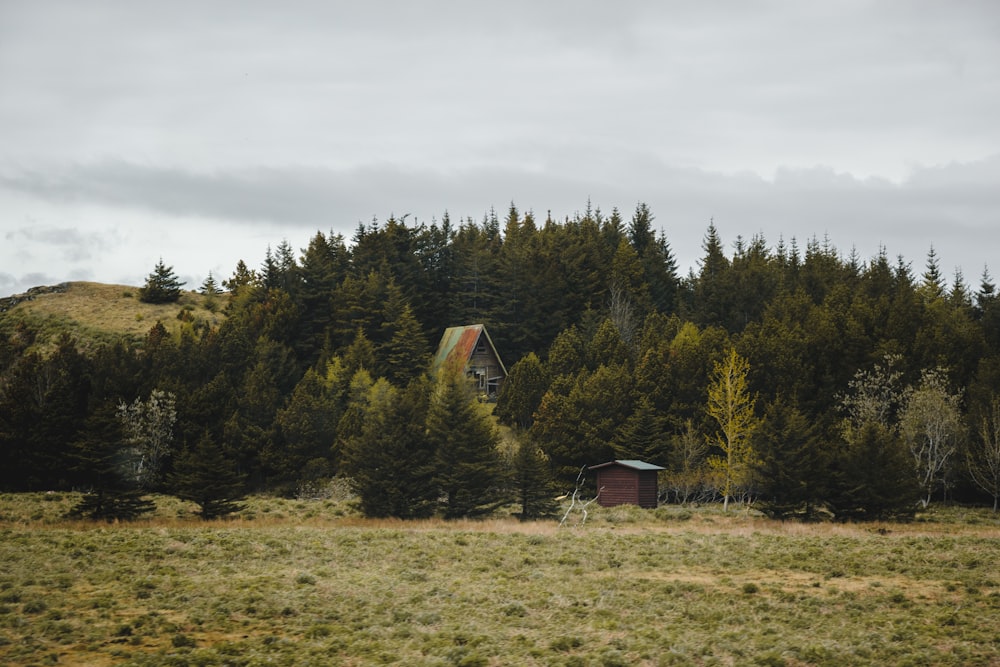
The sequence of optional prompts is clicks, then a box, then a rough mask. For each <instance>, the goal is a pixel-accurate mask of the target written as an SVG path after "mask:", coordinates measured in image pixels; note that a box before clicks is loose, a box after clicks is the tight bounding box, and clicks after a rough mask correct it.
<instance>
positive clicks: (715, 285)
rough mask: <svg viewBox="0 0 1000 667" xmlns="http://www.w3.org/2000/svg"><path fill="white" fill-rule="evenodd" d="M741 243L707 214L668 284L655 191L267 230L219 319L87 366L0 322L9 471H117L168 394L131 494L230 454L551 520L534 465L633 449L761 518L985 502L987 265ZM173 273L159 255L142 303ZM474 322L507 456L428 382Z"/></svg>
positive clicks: (697, 490) (993, 407)
mask: <svg viewBox="0 0 1000 667" xmlns="http://www.w3.org/2000/svg"><path fill="white" fill-rule="evenodd" d="M730 248H731V249H730V250H729V251H727V246H726V245H725V244H724V242H723V240H722V239H721V238H720V236H719V234H718V231H717V229H716V228H715V226H714V225H713V224H711V223H710V224H709V226H708V228H707V230H706V233H705V236H704V240H703V245H702V257H701V259H700V261H699V263H698V266H697V267H696V269H692V270H691V271H690V272H689V273H688V274H687V275H683V276H682V275H680V274H679V273H678V269H677V265H676V261H675V259H674V255H673V252H672V249H671V247H670V244H669V242H668V240H667V237H666V235H665V234H664V233H663V232H662V231H659V232H658V231H656V229H655V226H654V217H653V214H652V212H651V211H650V210H649V208H648V207H647V206H646V205H644V204H639V205H638V206H637V207H636V209H635V210H634V212H633V213H632V214H631V216H628V217H625V216H622V215H621V214H620V213H619V212H618V211H617V210H613V211H612V212H611V213H610V214H605V213H602V212H601V211H600V209H593V208H591V206H590V205H589V204H588V206H587V207H586V209H585V210H584V211H583V212H582V213H580V214H577V215H575V216H572V217H568V218H565V219H563V220H555V219H553V218H552V216H551V215H549V216H547V217H546V219H545V220H544V221H536V219H535V217H534V215H533V214H532V213H530V212H528V213H522V212H520V211H518V209H517V208H516V206H514V205H513V204H512V205H511V206H510V208H509V210H508V212H507V214H506V216H505V217H501V216H499V215H497V214H496V213H495V212H490V213H489V214H487V215H486V216H484V218H483V219H482V220H480V221H474V220H471V219H466V220H464V221H461V222H460V223H458V224H453V223H452V221H451V220H450V219H449V217H448V216H447V215H445V216H444V217H443V218H442V219H441V220H440V221H434V222H432V223H430V224H426V223H418V222H413V223H409V222H408V221H407V219H406V218H405V217H404V218H401V219H397V218H394V217H391V218H389V219H388V220H386V221H385V222H384V223H379V222H377V221H373V222H371V223H369V224H361V225H359V226H358V228H357V229H356V231H355V233H354V235H353V236H352V237H351V239H350V240H349V242H348V241H347V240H345V239H344V238H343V237H342V236H341V235H338V234H334V233H332V232H331V233H329V234H324V233H322V232H317V233H316V235H315V236H313V237H312V238H311V239H310V240H309V242H308V245H307V247H306V248H303V249H301V250H300V251H299V252H298V253H296V251H294V250H293V248H292V246H291V244H290V243H289V242H288V241H287V240H282V241H281V242H280V243H279V244H278V245H277V246H276V247H275V248H273V249H272V248H267V249H266V250H265V252H264V258H263V261H262V262H261V263H260V265H259V266H258V267H257V268H254V269H251V268H250V267H249V266H248V265H247V264H246V263H245V262H244V261H240V262H238V264H237V266H236V267H235V268H234V270H233V273H232V275H231V276H230V277H229V278H227V279H225V280H223V281H222V284H221V288H222V289H224V290H226V291H227V292H228V296H226V295H224V294H223V292H222V290H221V289H220V287H219V285H217V284H216V283H215V280H214V278H213V277H212V276H209V279H208V280H206V283H205V284H203V285H202V287H201V291H202V293H203V294H204V295H205V298H207V299H212V300H214V301H217V302H218V303H219V304H225V306H224V307H225V308H226V309H227V315H228V317H227V318H226V319H225V321H224V322H223V323H222V324H221V325H219V326H217V327H213V326H209V325H208V324H206V323H204V322H197V321H194V322H186V323H185V325H184V327H183V328H182V331H181V333H180V335H179V336H171V335H169V334H167V332H166V330H165V328H164V327H163V326H162V325H161V324H157V325H155V326H153V327H152V328H151V329H150V331H149V333H148V334H147V335H146V336H145V338H144V339H143V340H142V341H139V342H128V341H120V342H118V343H116V344H109V345H104V346H102V347H100V348H98V349H94V350H88V352H87V353H86V354H85V353H83V352H82V351H81V350H79V349H78V346H77V344H76V342H75V341H73V340H72V339H70V338H69V337H64V338H62V339H61V340H60V341H58V344H57V345H56V346H55V350H54V351H53V352H51V353H49V354H44V355H43V354H41V353H39V352H37V351H35V348H34V346H33V345H32V343H33V341H34V336H35V335H36V333H35V332H32V331H29V330H26V329H25V328H23V327H22V328H20V329H17V330H13V331H4V332H3V333H2V335H0V457H2V460H0V486H2V487H3V488H5V489H10V490H22V489H55V488H81V489H88V488H98V487H100V486H101V485H103V486H105V487H108V486H113V484H112V483H111V482H110V481H108V479H109V478H108V477H107V475H112V474H113V475H117V476H118V477H119V478H120V477H121V476H122V471H123V470H124V469H125V468H126V466H127V465H132V466H135V465H136V461H135V460H134V457H135V456H136V455H137V454H138V453H139V451H138V450H140V449H141V447H140V445H139V444H137V443H148V442H149V438H148V437H147V436H137V435H136V434H135V432H134V430H133V431H130V430H129V429H130V428H132V427H131V426H130V423H129V420H128V418H127V415H128V410H129V408H130V406H136V405H138V406H146V405H148V404H149V402H150V401H153V400H154V397H160V398H159V400H161V401H162V400H163V397H167V396H169V397H170V399H171V401H172V402H173V409H174V411H175V419H174V420H173V422H172V423H171V425H170V429H169V433H170V437H169V442H168V444H167V445H166V446H164V447H163V450H162V452H161V453H160V455H159V458H158V459H157V464H156V466H155V473H153V474H152V476H151V477H149V478H148V479H146V480H144V481H143V482H142V484H141V485H140V484H139V478H138V477H137V475H136V474H134V470H133V474H132V475H131V476H130V477H128V479H125V480H124V482H128V481H129V480H131V483H130V484H125V483H124V482H123V481H122V480H121V479H119V482H121V483H120V484H119V486H121V487H122V489H124V487H129V488H131V489H132V491H136V490H137V489H138V487H140V486H141V487H143V488H144V489H147V490H148V489H156V490H171V489H179V488H182V487H184V485H185V483H187V484H188V486H189V487H193V488H198V486H199V485H198V484H193V485H192V484H191V480H192V479H194V478H196V477H197V475H199V474H207V472H206V471H208V472H214V473H218V472H219V471H220V470H223V469H224V470H227V471H229V473H230V474H229V476H228V477H227V478H226V479H225V480H220V481H218V482H217V483H218V485H219V486H226V487H227V488H232V489H235V490H236V491H233V492H232V493H230V495H233V494H235V493H237V492H238V491H240V490H242V491H244V492H245V491H246V490H251V489H268V490H274V491H278V492H283V493H293V492H294V490H295V489H296V488H298V487H299V486H300V485H302V484H303V483H306V482H310V481H314V480H317V479H324V478H329V477H331V476H334V475H338V474H342V475H349V476H350V478H351V479H352V480H353V481H354V484H355V488H356V490H358V491H359V494H360V497H361V498H362V505H363V508H364V509H365V511H366V512H367V513H370V514H374V515H389V516H419V515H425V514H427V513H433V512H441V513H443V514H445V515H446V516H462V515H470V514H476V513H479V512H483V511H488V510H489V509H490V508H491V507H493V506H494V505H495V504H496V503H497V502H500V501H502V500H509V499H511V498H514V497H520V498H521V499H522V500H523V501H524V502H525V503H526V504H525V507H529V506H536V505H537V506H538V507H539V509H538V510H537V511H538V512H543V511H546V510H550V509H551V507H550V506H549V507H546V503H545V502H544V501H545V499H546V498H548V497H550V495H551V494H550V493H549V483H550V482H549V480H550V478H554V479H555V480H557V481H563V482H565V483H571V482H572V480H574V479H575V478H576V475H577V473H578V471H579V469H580V467H581V466H584V465H589V464H596V463H601V462H604V461H607V460H610V459H611V458H620V459H621V458H639V459H644V460H647V461H649V462H652V463H657V464H659V465H662V466H664V467H665V468H666V469H667V470H666V471H665V472H664V473H663V485H662V486H663V488H664V489H665V490H666V494H667V496H666V497H667V499H668V500H671V501H678V502H690V501H694V500H698V501H714V500H720V501H722V502H723V503H726V504H728V503H729V502H730V501H731V500H732V499H736V500H737V501H744V502H750V501H753V502H756V503H757V504H758V505H759V506H761V507H764V508H767V510H768V511H770V512H772V513H775V514H789V513H803V514H807V515H813V514H815V513H817V512H833V513H835V514H836V515H837V516H842V517H843V516H861V517H863V516H884V515H888V514H900V513H903V514H905V513H906V512H911V511H912V510H913V508H915V507H917V504H918V503H924V504H925V503H927V502H931V501H932V500H934V499H959V500H968V501H978V500H986V499H989V500H992V501H994V502H995V500H996V497H997V495H1000V493H998V491H997V487H998V485H1000V482H998V468H1000V464H998V463H997V461H996V458H997V454H996V450H997V446H998V444H997V441H998V437H997V436H998V432H1000V408H998V402H997V401H998V398H997V397H998V392H997V388H998V387H1000V352H998V351H1000V304H998V297H997V294H996V289H995V286H994V285H993V283H992V279H991V277H990V276H989V274H988V272H987V271H986V270H984V271H983V274H982V277H981V280H980V283H979V285H978V286H977V288H975V289H973V288H971V287H970V286H969V285H968V284H967V283H966V281H965V279H964V277H963V276H962V275H961V274H960V273H959V274H956V275H955V276H954V277H953V278H952V279H951V280H950V281H949V280H946V279H945V278H944V277H943V276H942V275H941V272H940V267H939V262H938V258H937V256H936V253H935V251H934V250H933V248H930V250H929V252H928V255H927V258H926V262H925V265H924V267H923V270H922V271H919V272H916V271H915V270H914V269H913V267H912V265H911V263H909V262H907V261H906V260H905V259H904V258H902V257H896V258H894V259H890V258H889V256H888V253H887V251H886V250H882V251H880V252H879V253H878V255H876V256H875V257H871V258H867V259H862V258H860V257H858V256H857V254H856V253H854V252H850V253H848V254H846V255H845V254H844V253H842V252H840V251H839V250H838V249H837V248H835V247H834V246H833V245H832V244H831V243H830V242H829V241H827V240H825V239H823V240H820V239H815V238H814V239H810V240H809V241H808V242H806V244H805V247H804V248H800V247H799V244H798V241H797V240H796V239H791V240H790V241H788V242H786V241H785V240H784V239H779V240H778V241H777V243H776V244H774V245H770V244H769V243H768V242H767V241H766V240H765V239H764V238H763V237H762V236H759V235H757V236H754V237H752V238H750V239H744V238H742V237H737V238H736V239H735V240H733V241H732V242H731V246H730ZM949 283H950V284H949ZM179 287H180V285H179V284H178V283H177V281H176V278H175V277H174V276H172V275H171V271H170V269H169V267H166V266H165V265H164V263H163V262H162V260H161V262H160V263H159V264H158V265H157V267H156V269H155V270H154V272H153V273H152V274H151V275H150V278H149V280H148V281H147V285H146V286H145V287H144V291H143V295H146V294H149V295H152V297H153V298H156V299H166V300H168V301H169V299H170V298H172V297H173V296H174V295H176V294H178V293H179ZM471 323H483V324H485V325H486V326H487V328H488V329H489V331H490V334H491V337H492V339H493V341H494V343H495V344H496V346H497V348H498V351H499V353H500V355H501V357H502V358H503V359H504V361H505V362H506V364H507V367H508V369H509V370H510V376H509V378H508V380H507V382H506V383H505V385H504V387H503V389H502V391H501V394H500V396H499V400H498V401H497V403H496V406H495V408H496V415H497V417H498V418H499V419H500V421H501V422H502V423H504V424H506V425H508V426H509V427H510V428H511V430H512V432H513V433H514V434H515V436H516V439H517V441H518V442H519V443H520V446H519V447H515V448H513V449H512V450H511V451H508V452H506V456H499V455H498V453H497V452H498V450H497V447H496V444H497V436H496V433H495V431H494V430H492V428H491V427H490V425H489V423H488V421H482V420H481V419H480V417H481V414H480V413H481V411H480V412H477V411H476V410H474V409H470V407H469V406H472V407H473V408H474V407H475V404H474V403H473V401H474V397H470V396H469V395H468V391H467V387H465V386H464V384H463V383H461V382H459V383H457V384H455V383H454V382H452V381H451V380H448V379H447V378H445V379H442V378H432V377H431V376H430V375H429V371H428V369H429V361H430V356H431V353H432V351H433V349H434V346H435V344H436V342H437V340H438V339H439V337H440V335H441V333H442V332H443V331H444V329H445V328H446V327H448V326H452V325H457V324H471ZM449 382H452V384H455V386H453V387H451V388H450V389H449V388H448V387H449ZM449 392H450V393H449ZM727 392H729V393H728V394H727ZM446 396H447V398H446ZM733 401H735V403H733ZM737 406H738V407H741V408H742V412H738V413H737V412H733V413H729V414H727V413H726V410H727V409H728V410H732V409H734V408H735V407H737ZM137 410H139V412H141V409H139V408H137ZM931 417H935V418H938V420H937V421H935V420H934V419H932V418H931ZM449 429H451V431H449ZM727 429H728V430H727ZM452 431H453V432H452ZM463 432H464V433H465V435H463ZM144 438H145V439H144ZM142 446H146V445H145V444H143V445H142ZM449 448H451V449H449ZM205 461H211V464H207V463H205ZM465 461H468V462H469V466H467V467H463V465H460V464H463V463H464V462H465ZM459 471H463V472H462V475H464V476H462V478H461V480H459V481H455V480H452V481H448V477H449V475H455V474H458V472H459ZM148 472H149V469H148V468H147V473H148ZM102 475H104V476H102ZM202 486H203V485H202ZM379 489H382V491H379ZM385 489H391V491H386V490H385ZM120 491H121V493H124V490H120ZM393 494H395V497H393ZM534 511H535V510H530V509H525V512H526V513H527V514H531V513H532V512H534Z"/></svg>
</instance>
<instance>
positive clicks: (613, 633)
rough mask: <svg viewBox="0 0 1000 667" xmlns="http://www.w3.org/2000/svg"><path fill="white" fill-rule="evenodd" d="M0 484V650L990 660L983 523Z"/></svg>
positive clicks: (191, 661)
mask: <svg viewBox="0 0 1000 667" xmlns="http://www.w3.org/2000/svg"><path fill="white" fill-rule="evenodd" d="M74 500H75V498H74V497H73V496H72V495H71V494H23V495H0V562H2V563H3V564H4V567H3V569H2V570H0V664H4V663H7V664H64V665H65V664H69V665H111V664H128V665H247V666H249V665H265V664H278V665H299V664H341V665H373V664H407V665H507V664H519V665H734V664H735V665H743V664H751V665H752V664H762V665H789V666H792V665H844V664H851V665H884V664H894V665H899V664H922V665H935V664H944V665H948V664H951V665H970V664H976V665H989V664H1000V630H998V627H997V623H996V621H997V619H998V618H1000V581H998V578H1000V575H998V574H997V570H996V567H995V564H996V563H997V562H998V560H1000V539H998V538H1000V524H998V522H997V519H996V517H994V516H992V515H991V514H989V513H987V512H978V511H968V510H955V509H951V510H947V511H943V512H938V513H936V514H935V515H931V516H928V517H925V518H924V520H922V521H918V522H914V523H911V524H884V525H879V526H869V525H803V524H794V523H778V522H771V521H768V520H766V519H762V518H760V517H755V516H752V515H749V516H748V515H747V514H745V513H729V514H723V513H721V512H718V511H716V510H715V509H714V508H701V509H698V510H685V509H683V508H673V507H664V508H660V509H658V510H656V511H654V512H648V511H641V510H638V509H636V508H614V509H607V510H606V509H595V511H594V512H592V514H591V517H590V518H589V519H588V521H587V523H586V524H580V523H579V522H578V521H577V522H573V523H571V524H570V523H569V522H568V525H567V526H564V527H562V528H559V527H557V524H556V522H554V521H546V522H538V523H528V524H521V523H519V522H517V521H514V520H512V519H506V518H498V519H491V520H486V521H458V522H445V521H440V520H427V521H414V522H403V521H392V520H369V519H364V518H361V517H359V516H358V515H357V513H356V511H355V510H354V509H353V508H352V506H351V503H350V501H344V500H337V501H301V500H287V499H278V498H260V497H255V498H251V499H250V507H249V508H248V510H247V511H246V512H245V513H244V514H243V515H241V516H240V517H239V518H238V519H236V520H233V521H214V522H201V521H199V520H197V519H195V518H193V516H192V514H191V509H192V508H190V507H189V506H188V505H187V504H185V503H181V502H180V501H176V500H173V499H169V498H164V497H157V498H156V500H157V505H158V509H157V512H156V514H155V515H154V516H153V517H152V518H151V519H150V520H148V521H141V522H136V523H134V524H115V525H110V526H109V525H104V524H92V523H88V522H67V521H64V520H62V519H61V518H60V512H61V511H63V510H64V509H65V508H67V507H68V506H70V505H71V504H72V502H74Z"/></svg>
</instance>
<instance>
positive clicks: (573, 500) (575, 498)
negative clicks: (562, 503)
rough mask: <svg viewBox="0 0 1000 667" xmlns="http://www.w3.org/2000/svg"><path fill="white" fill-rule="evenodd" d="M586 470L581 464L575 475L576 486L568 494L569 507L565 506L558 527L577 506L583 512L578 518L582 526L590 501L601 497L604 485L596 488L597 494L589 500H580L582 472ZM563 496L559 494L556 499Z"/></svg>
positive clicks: (582, 480) (585, 519)
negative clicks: (580, 517)
mask: <svg viewBox="0 0 1000 667" xmlns="http://www.w3.org/2000/svg"><path fill="white" fill-rule="evenodd" d="M586 470H587V466H582V467H581V468H580V472H579V474H578V475H577V476H576V488H575V489H573V493H572V494H569V507H567V508H566V513H565V514H563V516H562V519H560V520H559V526H560V527H561V526H562V525H563V524H564V523H566V519H567V518H568V517H569V515H570V512H572V511H573V510H574V509H577V508H579V510H580V512H581V513H582V514H583V518H582V519H580V525H581V526H582V525H583V524H585V523H587V507H589V506H590V505H591V503H593V502H594V501H595V500H597V499H598V498H600V497H601V491H603V490H604V487H601V488H599V489H598V490H597V495H595V496H594V497H593V498H591V499H590V500H588V501H586V502H582V501H580V500H579V497H580V491H582V490H583V482H584V473H585V471H586ZM563 498H566V496H561V497H560V498H558V500H562V499H563Z"/></svg>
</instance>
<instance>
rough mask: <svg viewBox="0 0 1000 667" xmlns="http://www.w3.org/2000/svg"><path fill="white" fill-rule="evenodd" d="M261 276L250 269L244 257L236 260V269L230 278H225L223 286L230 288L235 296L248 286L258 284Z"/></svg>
mask: <svg viewBox="0 0 1000 667" xmlns="http://www.w3.org/2000/svg"><path fill="white" fill-rule="evenodd" d="M259 281H260V278H259V277H258V276H257V273H256V272H255V271H252V270H251V269H249V268H248V267H247V265H246V262H244V261H243V260H242V259H241V260H240V261H238V262H236V270H234V271H233V275H232V277H231V278H230V279H229V280H223V281H222V286H223V287H225V288H226V289H227V290H229V291H230V292H231V293H232V294H233V296H236V295H237V294H239V293H240V292H241V291H242V290H243V289H244V288H246V287H253V286H254V285H257V284H258V283H259Z"/></svg>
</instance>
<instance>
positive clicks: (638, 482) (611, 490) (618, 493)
mask: <svg viewBox="0 0 1000 667" xmlns="http://www.w3.org/2000/svg"><path fill="white" fill-rule="evenodd" d="M589 469H590V470H594V471H596V472H597V488H598V489H599V490H600V493H599V494H598V496H597V503H598V504H599V505H601V506H602V507H614V506H615V505H638V506H639V507H645V508H655V507H656V503H657V498H658V497H659V487H658V485H657V482H656V473H657V472H659V471H660V470H663V468H661V467H660V466H657V465H653V464H652V463H646V462H645V461H634V460H624V461H609V462H608V463H602V464H600V465H596V466H590V468H589Z"/></svg>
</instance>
